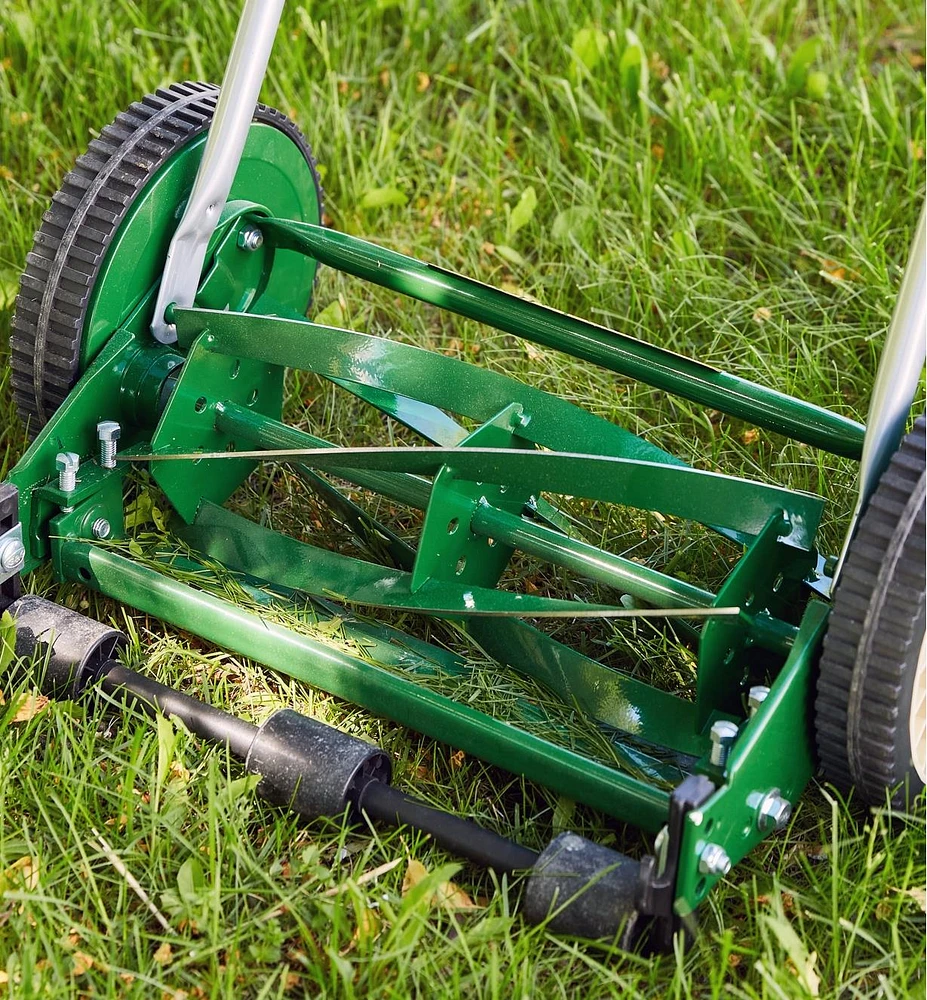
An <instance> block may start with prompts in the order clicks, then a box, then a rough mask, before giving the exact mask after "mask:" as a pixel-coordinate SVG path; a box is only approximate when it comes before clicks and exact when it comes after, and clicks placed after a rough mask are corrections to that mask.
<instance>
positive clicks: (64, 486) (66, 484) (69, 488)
mask: <svg viewBox="0 0 927 1000" xmlns="http://www.w3.org/2000/svg"><path fill="white" fill-rule="evenodd" d="M58 489H59V490H61V492H62V493H73V492H74V490H75V489H77V472H76V471H75V470H74V469H62V470H61V471H60V472H59V473H58Z"/></svg>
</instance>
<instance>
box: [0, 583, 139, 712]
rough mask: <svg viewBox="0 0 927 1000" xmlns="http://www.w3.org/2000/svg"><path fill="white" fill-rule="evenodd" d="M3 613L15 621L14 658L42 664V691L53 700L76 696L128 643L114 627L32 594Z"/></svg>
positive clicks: (20, 599) (14, 603)
mask: <svg viewBox="0 0 927 1000" xmlns="http://www.w3.org/2000/svg"><path fill="white" fill-rule="evenodd" d="M7 610H8V611H9V612H10V614H11V615H12V616H13V618H14V620H15V622H16V655H17V656H19V657H22V659H24V660H26V661H32V660H41V661H42V662H43V664H44V667H45V674H44V676H43V678H42V690H43V692H44V693H45V694H47V695H49V696H50V697H52V698H62V697H65V698H76V697H77V696H78V695H79V694H80V692H81V690H82V689H83V687H84V686H85V685H86V684H87V683H89V682H91V681H92V680H93V679H94V678H96V677H97V676H99V673H100V670H101V668H102V666H103V664H104V663H106V662H107V661H108V660H111V659H112V658H113V657H114V656H115V655H116V654H117V653H118V652H119V650H121V649H123V648H124V647H125V646H126V644H127V641H128V640H127V639H126V637H125V635H123V633H122V632H119V631H118V630H117V629H114V628H110V627H109V626H108V625H103V624H101V623H100V622H98V621H94V619H92V618H88V617H87V616H86V615H82V614H79V613H78V612H77V611H71V610H70V609H68V608H63V607H61V605H59V604H54V603H52V602H51V601H47V600H45V598H44V597H36V596H35V595H34V594H26V595H25V596H24V597H20V598H19V600H18V601H14V602H13V603H12V604H11V605H10V606H9V608H8V609H7Z"/></svg>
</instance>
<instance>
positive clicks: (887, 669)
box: [815, 417, 927, 806]
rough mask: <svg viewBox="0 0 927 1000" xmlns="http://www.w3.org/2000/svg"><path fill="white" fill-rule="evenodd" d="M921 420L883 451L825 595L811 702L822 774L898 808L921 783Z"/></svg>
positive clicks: (925, 462) (924, 477)
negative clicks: (916, 738)
mask: <svg viewBox="0 0 927 1000" xmlns="http://www.w3.org/2000/svg"><path fill="white" fill-rule="evenodd" d="M925 426H927V425H925V418H924V417H921V418H919V419H918V421H917V423H916V424H915V426H914V429H913V430H912V431H911V433H910V434H909V435H908V436H907V437H906V438H905V439H904V441H903V442H902V444H901V447H900V448H899V449H898V451H897V452H896V453H895V455H894V456H893V457H892V460H891V463H890V464H889V467H888V468H887V469H886V471H885V473H884V475H883V476H882V478H881V480H880V481H879V485H878V487H877V488H876V491H875V493H874V494H873V496H872V499H871V500H870V502H869V506H868V507H867V508H866V511H865V513H864V515H863V517H862V518H861V519H860V522H859V526H858V529H857V532H856V536H855V538H854V539H853V541H852V543H851V544H850V549H849V553H848V555H847V558H846V561H845V563H844V567H843V571H842V573H841V576H840V579H839V581H838V584H837V588H836V591H835V594H834V603H833V607H832V609H831V614H830V621H829V624H828V628H827V634H826V636H825V638H824V647H823V651H822V653H821V662H820V672H819V675H818V683H817V699H816V701H815V732H816V740H817V749H818V756H819V759H820V763H821V766H822V768H823V771H824V776H825V778H826V779H827V780H828V781H831V782H832V783H833V784H835V785H836V786H838V787H840V788H844V789H846V788H849V787H850V786H855V787H856V789H857V793H858V795H859V796H860V798H861V799H862V800H863V801H865V802H867V803H869V804H870V805H884V804H885V801H886V793H887V792H888V791H891V792H892V802H893V804H895V805H898V806H903V805H904V804H905V802H906V801H909V799H910V798H911V797H913V796H914V795H915V794H917V792H918V791H920V789H922V788H923V787H924V783H923V781H922V780H921V779H920V778H919V777H918V774H917V772H916V770H915V768H914V764H913V761H912V748H911V737H910V729H909V717H910V713H911V707H912V700H913V698H914V697H915V691H914V680H915V672H916V667H917V661H918V656H919V653H920V650H921V647H922V643H923V639H924V625H925V611H924V588H925V559H927V545H925V513H924V503H925V482H927V473H925V467H927V449H925V438H927V435H925Z"/></svg>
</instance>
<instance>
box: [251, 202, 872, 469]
mask: <svg viewBox="0 0 927 1000" xmlns="http://www.w3.org/2000/svg"><path fill="white" fill-rule="evenodd" d="M266 230H267V234H268V236H269V238H270V239H271V240H272V241H273V242H275V243H276V245H277V246H279V247H286V248H287V249H291V250H300V251H302V252H303V253H306V254H309V255H311V256H312V257H313V258H315V259H316V260H318V261H320V262H321V263H323V264H326V265H328V266H329V267H333V268H336V269H337V270H339V271H345V272H347V273H348V274H353V275H355V276H357V277H359V278H363V279H364V280H366V281H370V282H373V283H374V284H377V285H383V286H384V287H386V288H390V289H392V290H394V291H397V292H400V293H402V294H404V295H408V296H410V297H411V298H415V299H419V300H421V301H422V302H429V303H431V304H432V305H435V306H440V307H441V308H442V309H446V310H448V311H449V312H454V313H458V314H459V315H461V316H467V317H469V318H470V319H474V320H477V321H478V322H481V323H487V324H488V325H490V326H493V327H495V328H496V329H499V330H503V331H505V332H506V333H511V334H514V335H515V336H518V337H523V338H524V339H526V340H530V341H533V342H534V343H538V344H543V345H545V346H546V347H552V348H554V349H556V350H560V351H564V352H565V353H567V354H571V355H573V356H574V357H578V358H583V359H585V360H586V361H591V362H593V363H594V364H597V365H600V366H601V367H603V368H607V369H609V370H610V371H614V372H619V373H620V374H623V375H628V376H630V377H631V378H635V379H638V380H640V381H642V382H646V383H647V384H648V385H653V386H655V387H656V388H659V389H665V390H666V391H667V392H672V393H675V394H676V395H679V396H682V397H683V398H684V399H689V400H692V401H693V402H696V403H701V404H703V405H705V406H710V407H713V408H715V409H718V410H720V411H721V412H722V413H728V414H730V415H731V416H736V417H741V418H742V419H744V420H750V421H752V422H753V423H755V424H758V425H759V426H760V427H765V428H767V429H769V430H773V431H777V432H779V433H782V434H787V435H789V436H791V437H794V438H795V439H797V440H799V441H804V442H805V443H807V444H813V445H816V446H818V447H820V448H824V449H825V450H827V451H831V452H834V453H835V454H838V455H847V456H849V457H850V458H859V456H860V454H861V453H862V444H863V433H864V428H863V426H862V425H861V424H858V423H855V422H854V421H852V420H848V419H847V418H845V417H841V416H839V415H837V414H835V413H832V412H830V411H829V410H825V409H823V408H821V407H819V406H815V405H813V404H811V403H806V402H803V401H802V400H798V399H794V398H792V397H791V396H787V395H785V394H784V393H780V392H777V391H775V390H773V389H768V388H765V387H763V386H760V385H756V384H755V383H753V382H748V381H746V380H745V379H741V378H737V377H736V376H734V375H729V374H726V373H724V372H720V371H718V370H716V369H714V368H711V367H709V366H708V365H704V364H702V363H701V362H698V361H693V360H691V359H689V358H684V357H681V356H680V355H677V354H673V353H672V352H670V351H666V350H664V349H663V348H659V347H654V346H653V345H651V344H647V343H644V342H643V341H639V340H635V339H634V338H633V337H628V336H627V335H625V334H621V333H616V332H615V331H612V330H608V329H606V328H605V327H602V326H598V325H597V324H595V323H590V322H588V321H586V320H582V319H577V318H576V317H573V316H568V315H566V314H564V313H560V312H557V311H556V310H555V309H550V308H548V307H547V306H542V305H539V304H538V303H535V302H530V301H528V300H527V299H522V298H519V297H518V296H515V295H511V294H509V293H507V292H503V291H501V290H500V289H497V288H492V287H491V286H489V285H484V284H482V283H481V282H478V281H474V280H473V279H471V278H465V277H463V276H461V275H458V274H454V273H453V272H451V271H446V270H444V269H443V268H440V267H437V266H435V265H434V264H426V263H423V262H421V261H418V260H415V259H414V258H413V257H407V256H406V255H405V254H401V253H397V252H396V251H394V250H388V249H386V248H385V247H380V246H376V245H375V244H373V243H368V242H366V241H365V240H361V239H358V238H357V237H355V236H349V235H348V234H346V233H340V232H337V231H335V230H331V229H323V228H322V227H321V226H317V225H300V224H299V223H295V222H291V221H289V220H287V219H282V218H280V219H273V220H270V221H269V222H267V224H266Z"/></svg>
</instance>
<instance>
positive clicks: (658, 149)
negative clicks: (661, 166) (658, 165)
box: [650, 142, 666, 160]
mask: <svg viewBox="0 0 927 1000" xmlns="http://www.w3.org/2000/svg"><path fill="white" fill-rule="evenodd" d="M650 155H651V156H652V157H653V158H654V159H655V160H662V159H663V157H664V156H665V155H666V150H665V149H664V148H663V146H661V145H660V143H658V142H655V143H654V144H653V145H652V146H651V147H650Z"/></svg>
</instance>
